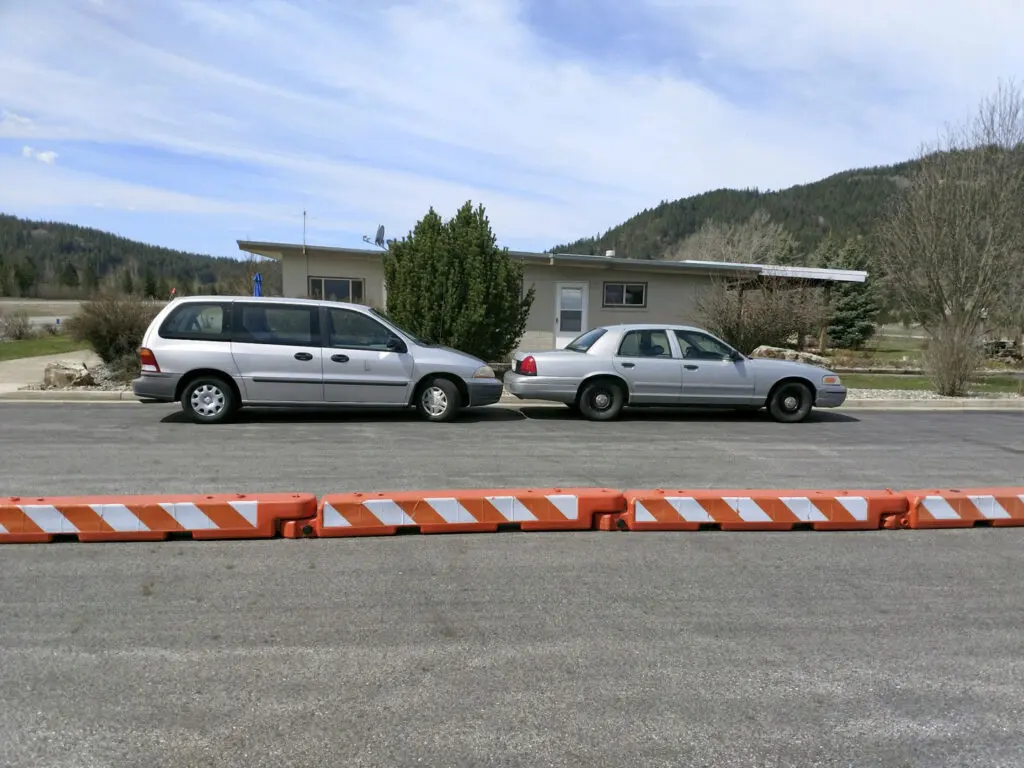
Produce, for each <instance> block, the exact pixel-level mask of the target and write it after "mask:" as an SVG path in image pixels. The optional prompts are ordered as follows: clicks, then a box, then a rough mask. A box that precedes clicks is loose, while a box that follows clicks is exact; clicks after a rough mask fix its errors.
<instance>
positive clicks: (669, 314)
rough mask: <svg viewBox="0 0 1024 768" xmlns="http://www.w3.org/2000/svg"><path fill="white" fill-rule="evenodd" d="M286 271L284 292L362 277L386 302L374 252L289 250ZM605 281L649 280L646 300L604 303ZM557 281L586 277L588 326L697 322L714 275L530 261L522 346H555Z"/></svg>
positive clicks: (369, 297) (301, 292) (371, 294)
mask: <svg viewBox="0 0 1024 768" xmlns="http://www.w3.org/2000/svg"><path fill="white" fill-rule="evenodd" d="M282 273H283V274H282V277H283V288H284V295H285V296H290V297H296V298H298V297H304V296H306V295H307V293H308V288H307V286H308V282H307V278H308V277H349V278H362V279H363V281H364V286H365V298H364V302H365V303H367V304H370V305H373V306H378V307H383V306H384V269H383V266H382V264H381V261H380V258H379V257H377V256H376V255H375V254H374V255H369V256H366V257H364V256H360V255H356V254H348V253H339V254H337V255H335V254H330V253H309V254H306V255H303V254H302V253H297V254H287V255H285V256H284V259H283V265H282ZM605 282H627V283H646V284H647V306H646V307H643V308H635V307H614V308H610V307H602V303H603V301H602V299H603V297H604V284H605ZM558 283H583V284H585V285H586V286H587V292H588V301H587V316H586V319H585V326H586V327H587V328H593V327H595V326H598V325H609V324H613V323H647V322H659V323H696V322H698V311H697V298H698V296H699V295H700V293H701V291H703V290H705V289H707V288H708V287H709V286H710V285H711V278H710V277H708V276H706V275H681V274H671V273H669V274H666V273H658V272H644V271H640V270H624V269H596V268H594V267H561V266H560V267H551V266H545V265H542V264H527V265H526V266H525V269H524V273H523V285H524V290H525V289H528V288H529V287H530V286H534V288H535V289H536V292H535V296H534V300H533V309H532V311H531V312H530V318H529V321H528V322H527V326H526V334H525V335H524V337H523V339H522V341H521V342H520V344H519V346H520V348H521V349H537V350H540V349H551V348H553V347H554V345H555V292H556V290H557V289H556V286H557V284H558Z"/></svg>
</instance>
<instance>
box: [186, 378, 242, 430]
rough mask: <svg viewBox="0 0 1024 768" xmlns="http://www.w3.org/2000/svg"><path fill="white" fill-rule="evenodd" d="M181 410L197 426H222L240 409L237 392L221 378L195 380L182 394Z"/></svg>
mask: <svg viewBox="0 0 1024 768" xmlns="http://www.w3.org/2000/svg"><path fill="white" fill-rule="evenodd" d="M181 409H182V410H183V411H184V412H185V415H186V416H188V417H189V419H191V420H192V421H194V422H195V423H196V424H220V423H222V422H224V421H227V420H228V419H229V418H231V416H232V415H233V414H234V412H235V411H236V410H237V409H238V401H237V398H236V397H235V390H234V389H233V388H232V386H231V385H230V384H228V383H227V382H226V381H225V380H224V379H222V378H220V377H219V376H200V377H199V378H197V379H193V380H192V381H190V382H189V383H188V385H187V386H186V387H185V390H184V391H183V392H182V393H181Z"/></svg>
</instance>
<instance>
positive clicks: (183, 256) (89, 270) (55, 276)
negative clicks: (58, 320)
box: [0, 214, 281, 298]
mask: <svg viewBox="0 0 1024 768" xmlns="http://www.w3.org/2000/svg"><path fill="white" fill-rule="evenodd" d="M251 270H252V267H251V266H250V265H248V264H246V263H245V262H244V261H243V260H240V259H232V258H227V257H213V256H206V255H203V254H199V253H187V252H184V251H175V250H172V249H170V248H161V247H159V246H155V245H147V244H145V243H139V242H136V241H134V240H129V239H127V238H124V237H119V236H117V235H113V234H110V233H109V232H103V231H101V230H98V229H89V228H87V227H78V226H75V225H72V224H63V223H60V222H51V221H30V220H27V219H19V218H17V217H15V216H8V215H4V214H0V296H23V297H33V298H35V297H38V298H85V297H88V296H90V295H92V294H94V293H95V292H96V291H97V290H98V289H100V288H104V287H110V288H114V289H117V290H121V291H124V290H128V289H130V290H131V291H132V292H136V293H151V294H155V295H157V296H160V297H163V296H165V295H167V294H168V292H169V291H170V289H171V288H174V289H176V290H177V293H178V294H179V295H184V294H188V293H236V292H245V293H248V292H249V291H250V290H251V287H250V286H248V282H249V280H250V279H251V278H250V272H251ZM259 270H260V272H261V273H262V275H263V280H264V289H265V290H266V291H267V293H270V292H272V291H276V290H279V288H280V282H281V267H280V264H278V263H276V262H263V263H261V264H260V265H259Z"/></svg>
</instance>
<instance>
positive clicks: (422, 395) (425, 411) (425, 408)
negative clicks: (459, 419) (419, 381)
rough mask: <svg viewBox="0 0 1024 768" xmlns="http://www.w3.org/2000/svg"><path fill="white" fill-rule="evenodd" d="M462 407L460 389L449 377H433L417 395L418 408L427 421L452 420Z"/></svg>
mask: <svg viewBox="0 0 1024 768" xmlns="http://www.w3.org/2000/svg"><path fill="white" fill-rule="evenodd" d="M461 407H462V397H461V396H460V395H459V389H458V387H456V386H455V385H454V384H453V383H452V382H450V381H449V380H448V379H440V378H439V379H431V380H430V381H428V382H427V383H426V384H424V385H423V386H422V387H420V391H419V393H418V394H417V395H416V410H417V411H418V412H419V414H420V416H421V417H423V418H424V419H426V420H427V421H451V420H452V419H454V418H455V414H457V413H458V412H459V408H461Z"/></svg>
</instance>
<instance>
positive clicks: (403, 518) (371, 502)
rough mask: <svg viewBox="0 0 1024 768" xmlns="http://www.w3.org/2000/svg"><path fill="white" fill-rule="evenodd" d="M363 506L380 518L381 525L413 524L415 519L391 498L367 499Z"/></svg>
mask: <svg viewBox="0 0 1024 768" xmlns="http://www.w3.org/2000/svg"><path fill="white" fill-rule="evenodd" d="M363 506H364V507H366V508H367V509H368V510H370V513H371V514H372V515H373V516H374V517H376V518H377V519H378V520H380V522H381V524H383V525H415V524H416V523H415V521H413V519H412V518H411V517H409V516H408V515H407V514H405V510H404V509H402V508H401V507H400V506H398V505H397V504H395V502H393V501H392V500H391V499H367V500H366V501H364V502H363Z"/></svg>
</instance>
